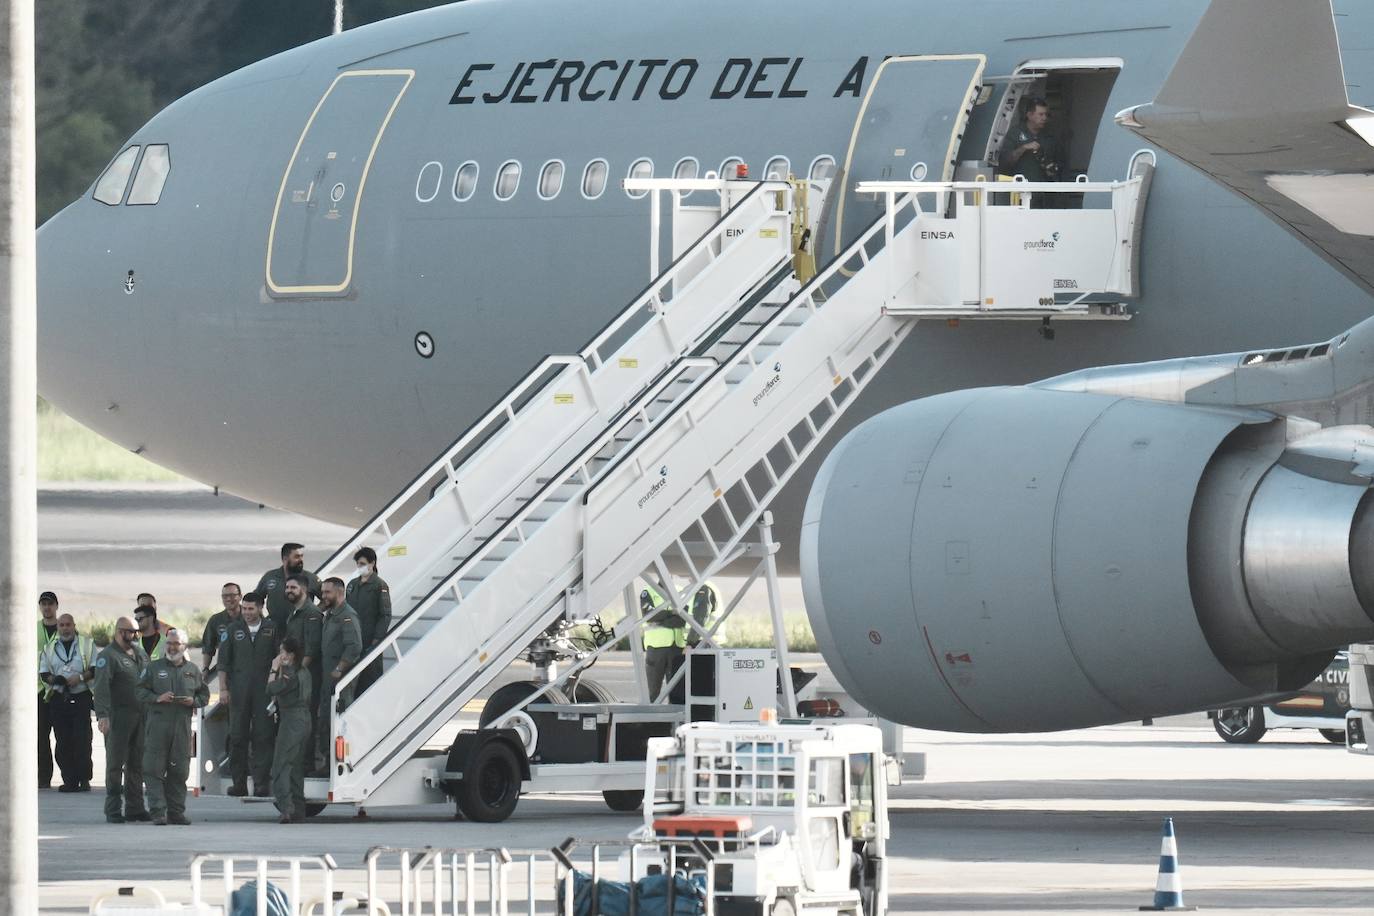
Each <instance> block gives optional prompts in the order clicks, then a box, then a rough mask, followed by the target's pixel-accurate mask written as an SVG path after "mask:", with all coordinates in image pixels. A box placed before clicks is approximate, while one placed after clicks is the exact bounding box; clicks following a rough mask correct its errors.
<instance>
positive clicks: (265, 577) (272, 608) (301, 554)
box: [253, 541, 320, 649]
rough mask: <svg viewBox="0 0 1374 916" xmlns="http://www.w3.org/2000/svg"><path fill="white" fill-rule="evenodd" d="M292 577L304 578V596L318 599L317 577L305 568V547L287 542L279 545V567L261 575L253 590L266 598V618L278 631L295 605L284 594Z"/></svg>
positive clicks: (318, 583)
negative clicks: (269, 618)
mask: <svg viewBox="0 0 1374 916" xmlns="http://www.w3.org/2000/svg"><path fill="white" fill-rule="evenodd" d="M292 576H304V577H305V593H306V595H308V596H309V597H311V598H318V597H319V595H320V580H319V577H318V576H316V575H315V574H314V573H312V572H310V571H309V570H307V569H306V568H305V547H304V546H303V545H301V544H297V543H295V542H294V541H288V542H287V543H285V544H283V545H281V565H280V566H277V567H274V568H272V569H269V570H268V571H267V572H265V573H263V574H262V578H261V579H259V580H258V587H257V588H255V589H253V591H255V592H260V593H261V594H263V595H266V596H267V616H269V617H271V618H272V622H273V623H275V624H276V625H277V629H279V630H280V629H281V626H282V623H283V622H284V621H285V620H286V618H287V616H288V615H289V614H290V613H291V607H292V605H293V604H294V603H295V602H293V601H292V600H291V597H290V596H289V595H287V594H286V583H287V582H288V581H290V579H291V577H292ZM303 648H307V649H308V648H309V647H308V646H305V647H303Z"/></svg>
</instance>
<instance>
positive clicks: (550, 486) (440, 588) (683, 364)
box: [334, 357, 717, 769]
mask: <svg viewBox="0 0 1374 916" xmlns="http://www.w3.org/2000/svg"><path fill="white" fill-rule="evenodd" d="M716 365H717V363H716V361H715V360H714V359H710V358H703V357H683V358H681V359H678V360H675V361H674V362H673V363H672V365H671V366H669V368H668V369H667V370H665V371H664V372H663V373H661V374H660V376H659V377H658V378H657V379H656V380H655V382H654V384H652V385H651V386H650V387H648V388H646V389H645V390H644V391H642V392H641V393H640V395H639V396H638V397H637V398H635V400H634V401H633V402H631V403H630V404H629V405H627V406H626V407H625V409H624V410H622V411H621V412H620V413H619V414H618V415H617V417H616V420H615V421H614V422H612V423H608V424H607V425H606V429H605V430H604V431H603V432H602V433H601V434H600V435H599V436H597V437H596V439H595V440H594V441H592V442H591V443H590V444H589V445H588V446H587V447H586V448H584V449H583V450H582V451H581V452H579V453H578V454H577V456H576V457H574V458H572V459H571V460H569V461H568V462H567V464H565V465H564V466H563V468H562V469H561V470H560V471H559V472H558V473H557V474H555V475H553V476H551V477H550V478H549V480H548V482H547V483H545V484H544V486H543V487H541V488H540V490H539V492H538V493H537V494H536V495H535V496H534V497H533V498H531V499H530V500H529V502H527V503H526V504H525V505H524V507H523V508H521V509H520V511H519V512H517V513H515V514H514V515H512V516H511V517H510V518H509V519H507V520H506V521H505V522H504V523H502V525H501V526H500V527H499V528H498V529H497V530H496V531H494V532H493V533H492V534H491V535H489V536H488V537H487V538H486V539H485V540H483V542H482V543H481V545H480V546H478V548H477V549H476V550H474V551H473V552H472V554H471V555H469V556H468V557H467V558H466V559H465V560H464V561H463V562H462V563H461V564H459V565H458V566H457V567H456V568H455V569H454V570H453V571H452V572H450V573H449V574H448V575H447V576H445V577H444V578H443V580H442V581H440V582H438V583H436V584H435V586H434V587H433V588H431V589H430V590H429V592H428V593H426V594H425V596H424V597H423V598H422V599H420V600H419V601H418V602H416V604H415V607H414V608H412V609H411V610H410V612H409V613H407V614H406V615H405V616H404V617H402V618H401V620H400V621H399V622H397V623H396V624H395V625H394V626H392V628H391V630H390V631H389V632H388V633H387V634H386V636H385V637H384V638H383V639H382V641H381V642H380V643H378V644H377V645H376V646H374V647H373V648H372V649H371V650H369V651H368V652H367V653H366V654H365V655H363V656H362V657H361V658H359V659H358V661H357V662H356V663H355V664H354V665H353V666H352V667H351V668H349V669H348V671H346V672H345V673H344V675H343V677H342V678H341V679H340V681H339V683H338V684H337V685H336V686H335V688H334V690H335V693H342V691H343V689H344V687H346V686H347V685H348V684H350V683H352V682H353V680H354V679H356V678H357V677H358V676H359V675H360V674H361V672H362V671H364V670H365V669H366V668H367V667H368V665H370V664H371V663H372V662H374V661H377V660H379V659H380V658H381V657H382V656H383V654H384V653H385V652H386V650H387V648H389V647H390V646H391V645H392V644H393V643H395V642H396V640H397V639H398V638H399V637H400V636H401V635H402V634H403V633H404V632H405V631H406V630H408V629H409V628H410V627H411V626H412V625H413V623H414V621H416V620H419V619H420V618H421V617H423V615H424V613H425V611H427V610H428V609H429V608H430V606H431V605H432V604H433V603H434V602H435V601H436V600H437V598H438V597H439V596H440V595H442V593H443V592H445V591H446V590H447V589H449V588H450V587H451V586H452V585H453V583H454V582H455V581H457V580H459V579H461V578H462V577H463V575H464V574H465V573H467V572H468V571H469V570H470V569H471V568H472V567H473V566H475V565H476V564H478V563H481V562H483V561H484V560H485V559H486V557H487V554H489V553H490V552H491V551H492V550H493V549H495V547H496V545H498V544H500V543H501V542H502V541H504V540H505V539H506V537H507V536H508V535H509V534H510V531H511V529H513V528H515V527H516V526H517V525H519V524H520V523H522V522H523V521H525V519H526V518H528V516H529V515H530V513H532V512H533V511H534V510H535V509H536V508H538V507H540V506H542V505H543V503H544V501H545V500H546V499H547V498H548V495H549V494H550V493H551V492H552V491H553V490H555V489H557V488H558V487H560V486H563V484H564V483H565V481H566V478H567V475H568V473H569V472H570V471H571V470H572V469H573V468H574V467H578V466H580V465H583V464H586V463H587V462H588V461H590V460H591V458H592V457H593V456H594V455H595V454H596V453H597V452H599V451H600V450H601V449H602V448H604V447H605V446H606V444H607V443H608V442H610V441H612V440H613V439H614V437H615V434H616V433H617V432H619V427H620V425H621V421H622V420H625V419H628V418H629V416H630V415H631V414H632V413H634V412H635V410H637V409H638V408H639V407H640V406H641V405H643V404H644V403H646V402H652V399H653V398H656V397H658V395H660V394H661V393H662V392H663V391H664V390H666V389H667V388H668V387H669V386H670V385H672V384H673V382H674V381H675V380H676V379H677V377H678V376H679V375H681V373H682V372H683V371H686V370H689V369H714V368H715V367H716ZM713 374H714V373H707V374H705V375H703V376H702V378H703V379H704V378H707V377H710V376H711V375H713ZM701 384H702V380H701V379H698V380H696V381H694V382H693V383H692V384H691V385H690V386H689V387H688V388H686V389H685V390H683V391H682V392H679V395H678V396H679V397H682V398H690V397H691V396H692V395H693V394H694V393H695V392H696V391H697V390H698V388H700V386H701ZM670 412H671V411H666V412H665V413H664V416H667V415H668V413H670ZM662 419H663V418H662V417H659V418H656V419H655V420H654V422H653V423H652V424H649V425H647V426H646V427H645V428H644V430H643V431H641V432H640V434H639V435H638V436H636V437H635V440H639V439H642V438H643V437H645V436H647V435H649V434H650V433H651V432H652V431H653V430H655V429H657V428H658V425H659V422H661V420H662ZM633 444H634V443H633V442H631V443H630V446H627V447H631V446H633ZM399 724H400V723H399V722H398V723H396V725H399ZM387 734H390V732H388V733H387ZM380 743H381V742H380V741H379V742H377V744H380ZM377 744H374V745H373V747H371V748H368V749H367V750H366V751H364V752H363V753H361V754H359V755H358V756H357V758H355V760H354V761H353V766H354V768H355V769H356V768H357V766H358V765H359V763H360V762H361V761H362V760H363V759H365V758H366V757H367V756H368V754H371V753H372V752H373V750H374V749H375V748H376V746H377Z"/></svg>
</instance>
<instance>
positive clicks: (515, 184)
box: [494, 159, 520, 200]
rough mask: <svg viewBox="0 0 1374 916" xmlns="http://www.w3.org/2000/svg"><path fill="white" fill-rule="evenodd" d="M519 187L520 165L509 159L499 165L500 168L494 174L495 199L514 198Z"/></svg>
mask: <svg viewBox="0 0 1374 916" xmlns="http://www.w3.org/2000/svg"><path fill="white" fill-rule="evenodd" d="M519 187H520V163H518V162H516V161H515V160H514V159H510V160H508V161H506V162H503V163H502V164H501V168H500V170H499V171H497V173H496V187H495V189H494V190H495V193H496V199H497V200H510V199H511V198H512V197H514V196H515V192H516V190H517V189H518V188H519Z"/></svg>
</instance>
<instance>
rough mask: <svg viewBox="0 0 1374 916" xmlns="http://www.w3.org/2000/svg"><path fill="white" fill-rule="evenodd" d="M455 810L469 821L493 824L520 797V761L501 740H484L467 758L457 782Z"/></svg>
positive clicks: (507, 813) (501, 817)
mask: <svg viewBox="0 0 1374 916" xmlns="http://www.w3.org/2000/svg"><path fill="white" fill-rule="evenodd" d="M457 801H458V810H459V811H461V812H462V814H463V816H464V817H465V818H467V819H468V820H470V821H476V822H477V823H480V824H495V823H499V822H500V821H504V820H505V819H506V818H508V817H510V816H511V812H512V811H514V810H515V805H516V803H517V802H519V801H520V761H519V759H517V758H516V756H515V751H514V750H512V749H511V746H510V745H509V744H507V743H506V742H505V741H501V740H497V741H488V742H486V743H485V744H483V745H482V746H481V747H479V748H478V749H477V750H476V752H474V753H473V755H472V758H471V759H470V760H468V764H467V768H466V769H465V770H464V771H463V778H462V780H461V781H460V782H459V783H458V795H457Z"/></svg>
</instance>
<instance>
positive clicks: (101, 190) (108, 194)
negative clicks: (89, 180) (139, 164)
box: [91, 146, 139, 207]
mask: <svg viewBox="0 0 1374 916" xmlns="http://www.w3.org/2000/svg"><path fill="white" fill-rule="evenodd" d="M138 149H139V148H138V147H137V146H131V147H129V148H128V149H126V150H125V151H124V152H122V153H120V154H119V155H118V156H116V157H115V158H114V161H113V162H111V163H110V164H109V165H108V166H107V167H106V168H105V174H103V175H101V176H100V180H99V181H97V182H96V183H95V192H94V193H93V194H92V195H91V196H92V197H94V198H95V199H96V200H98V201H100V202H101V203H102V204H106V205H108V206H111V207H117V206H119V202H120V201H122V200H123V199H124V189H125V188H127V187H128V186H129V176H130V175H132V174H133V172H134V162H136V161H137V160H138Z"/></svg>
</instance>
